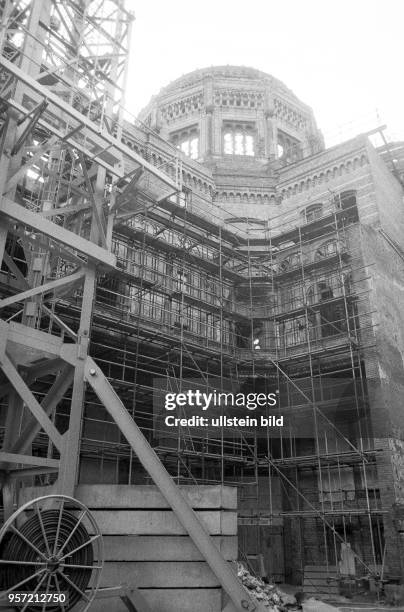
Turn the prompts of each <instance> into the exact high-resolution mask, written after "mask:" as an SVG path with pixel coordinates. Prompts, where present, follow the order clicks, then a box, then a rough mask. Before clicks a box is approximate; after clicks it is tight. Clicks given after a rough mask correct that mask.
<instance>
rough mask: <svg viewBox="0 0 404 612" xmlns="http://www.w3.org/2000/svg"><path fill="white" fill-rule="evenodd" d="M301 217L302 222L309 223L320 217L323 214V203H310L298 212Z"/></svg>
mask: <svg viewBox="0 0 404 612" xmlns="http://www.w3.org/2000/svg"><path fill="white" fill-rule="evenodd" d="M300 216H301V219H302V221H303V222H304V223H311V222H312V221H315V220H316V219H320V218H321V217H322V216H323V205H322V204H321V203H317V204H310V206H307V208H305V209H304V210H302V212H301V213H300Z"/></svg>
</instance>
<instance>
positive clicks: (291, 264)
mask: <svg viewBox="0 0 404 612" xmlns="http://www.w3.org/2000/svg"><path fill="white" fill-rule="evenodd" d="M299 266H300V253H299V252H297V253H291V254H290V255H288V256H287V257H285V259H284V260H283V261H281V262H280V265H279V271H280V272H285V271H286V270H292V269H293V268H297V267H299Z"/></svg>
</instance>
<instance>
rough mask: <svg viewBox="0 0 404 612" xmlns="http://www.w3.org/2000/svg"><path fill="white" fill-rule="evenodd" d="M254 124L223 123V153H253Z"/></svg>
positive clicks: (250, 154)
mask: <svg viewBox="0 0 404 612" xmlns="http://www.w3.org/2000/svg"><path fill="white" fill-rule="evenodd" d="M254 145H255V131H254V125H253V124H248V123H225V125H224V127H223V151H224V154H225V155H246V156H250V157H253V156H254V155H255V150H254Z"/></svg>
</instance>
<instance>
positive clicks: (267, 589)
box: [237, 563, 299, 612]
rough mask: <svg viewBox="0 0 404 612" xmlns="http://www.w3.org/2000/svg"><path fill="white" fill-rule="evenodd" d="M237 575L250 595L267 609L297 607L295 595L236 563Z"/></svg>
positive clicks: (276, 611)
mask: <svg viewBox="0 0 404 612" xmlns="http://www.w3.org/2000/svg"><path fill="white" fill-rule="evenodd" d="M237 576H238V577H239V578H240V580H241V582H242V583H243V585H244V586H245V587H246V589H247V590H248V591H249V592H250V593H251V595H252V596H253V597H254V599H256V600H257V601H258V602H259V603H261V604H262V605H264V606H265V607H266V608H268V610H273V611H274V612H278V611H281V612H282V611H284V610H291V609H297V608H299V606H298V604H297V602H296V599H295V597H293V595H288V594H287V593H284V592H283V591H281V590H280V589H278V587H276V586H275V585H274V584H266V583H265V582H264V581H263V580H261V579H260V578H256V577H255V576H253V575H252V574H250V572H249V571H248V570H247V569H246V568H245V567H244V565H243V564H242V563H237Z"/></svg>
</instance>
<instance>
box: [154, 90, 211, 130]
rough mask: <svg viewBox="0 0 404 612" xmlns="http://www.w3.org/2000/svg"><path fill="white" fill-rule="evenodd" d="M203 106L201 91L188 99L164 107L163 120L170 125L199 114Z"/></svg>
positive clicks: (161, 109)
mask: <svg viewBox="0 0 404 612" xmlns="http://www.w3.org/2000/svg"><path fill="white" fill-rule="evenodd" d="M203 105H204V102H203V92H202V91H201V92H198V93H197V94H195V95H193V96H189V97H188V98H182V99H179V100H176V101H175V102H170V104H166V105H165V106H162V107H161V108H160V113H161V118H162V119H163V120H164V121H166V122H167V123H170V121H174V120H175V119H179V118H181V117H187V116H189V115H195V114H196V113H198V114H199V111H200V110H202V108H203Z"/></svg>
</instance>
